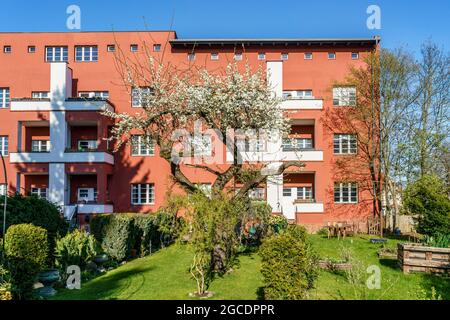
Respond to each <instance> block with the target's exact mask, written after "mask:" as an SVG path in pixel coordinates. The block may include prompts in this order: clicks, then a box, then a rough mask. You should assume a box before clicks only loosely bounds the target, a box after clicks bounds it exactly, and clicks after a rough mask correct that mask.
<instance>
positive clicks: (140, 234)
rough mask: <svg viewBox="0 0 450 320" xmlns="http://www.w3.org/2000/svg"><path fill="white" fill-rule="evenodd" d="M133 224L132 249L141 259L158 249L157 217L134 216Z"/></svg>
mask: <svg viewBox="0 0 450 320" xmlns="http://www.w3.org/2000/svg"><path fill="white" fill-rule="evenodd" d="M133 218H134V219H133V222H134V232H135V235H134V239H135V244H134V248H135V249H136V250H137V252H138V254H139V255H140V256H141V257H144V256H146V255H148V254H151V253H152V252H153V251H154V250H156V249H157V248H158V247H159V243H160V241H161V240H160V232H159V231H158V225H157V217H156V216H155V215H150V214H146V215H135V216H134V217H133Z"/></svg>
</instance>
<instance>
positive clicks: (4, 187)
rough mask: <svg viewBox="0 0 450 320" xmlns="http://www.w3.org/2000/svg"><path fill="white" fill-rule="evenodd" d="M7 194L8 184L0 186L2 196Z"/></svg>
mask: <svg viewBox="0 0 450 320" xmlns="http://www.w3.org/2000/svg"><path fill="white" fill-rule="evenodd" d="M5 193H6V184H4V183H2V184H0V196H4V195H5Z"/></svg>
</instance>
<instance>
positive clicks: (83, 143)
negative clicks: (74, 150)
mask: <svg viewBox="0 0 450 320" xmlns="http://www.w3.org/2000/svg"><path fill="white" fill-rule="evenodd" d="M96 149H97V140H78V150H79V151H89V150H96Z"/></svg>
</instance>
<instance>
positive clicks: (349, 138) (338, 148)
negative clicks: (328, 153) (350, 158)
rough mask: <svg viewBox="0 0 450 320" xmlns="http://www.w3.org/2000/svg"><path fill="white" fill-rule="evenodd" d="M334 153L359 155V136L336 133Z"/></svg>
mask: <svg viewBox="0 0 450 320" xmlns="http://www.w3.org/2000/svg"><path fill="white" fill-rule="evenodd" d="M333 153H334V154H336V155H345V154H357V153H358V136H357V135H356V134H351V133H335V134H334V137H333Z"/></svg>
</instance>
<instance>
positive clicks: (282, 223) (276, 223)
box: [269, 214, 288, 233]
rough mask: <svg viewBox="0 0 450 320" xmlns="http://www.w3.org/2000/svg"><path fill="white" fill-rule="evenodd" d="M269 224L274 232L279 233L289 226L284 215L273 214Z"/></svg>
mask: <svg viewBox="0 0 450 320" xmlns="http://www.w3.org/2000/svg"><path fill="white" fill-rule="evenodd" d="M269 225H270V229H271V231H272V232H275V233H279V232H280V231H282V230H284V229H286V227H287V226H288V220H287V218H286V217H285V216H283V215H274V214H273V215H271V216H270V218H269Z"/></svg>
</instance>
